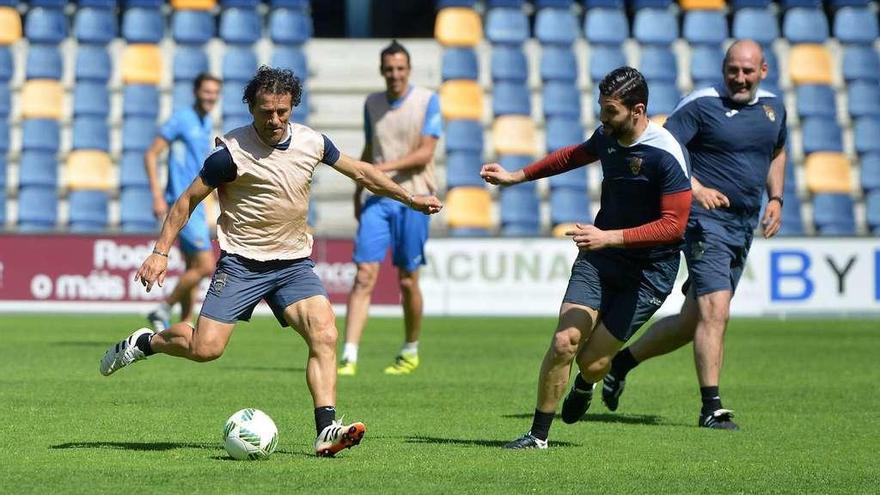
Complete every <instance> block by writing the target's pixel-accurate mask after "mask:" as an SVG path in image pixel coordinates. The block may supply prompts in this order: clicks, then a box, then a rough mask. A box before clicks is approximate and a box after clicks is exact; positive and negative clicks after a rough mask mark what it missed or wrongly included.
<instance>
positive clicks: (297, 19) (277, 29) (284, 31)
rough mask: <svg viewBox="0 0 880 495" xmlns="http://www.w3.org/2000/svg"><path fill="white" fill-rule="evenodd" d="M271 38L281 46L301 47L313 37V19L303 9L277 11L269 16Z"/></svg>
mask: <svg viewBox="0 0 880 495" xmlns="http://www.w3.org/2000/svg"><path fill="white" fill-rule="evenodd" d="M269 37H270V38H271V39H272V41H273V42H274V43H277V44H280V45H301V44H303V43H305V42H306V41H308V40H309V38H311V37H312V18H311V16H310V15H308V14H307V13H306V12H305V11H303V10H301V9H275V10H273V11H272V12H271V13H270V14H269Z"/></svg>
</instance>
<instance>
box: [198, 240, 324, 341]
mask: <svg viewBox="0 0 880 495" xmlns="http://www.w3.org/2000/svg"><path fill="white" fill-rule="evenodd" d="M314 268H315V263H314V262H313V261H312V260H310V259H309V258H300V259H298V260H273V261H255V260H251V259H248V258H244V257H241V256H238V255H235V254H229V253H226V252H223V253H222V254H221V255H220V259H219V260H218V261H217V271H215V272H214V277H213V278H212V279H211V286H210V287H209V288H208V294H207V296H205V303H204V304H203V305H202V316H204V317H206V318H210V319H212V320H216V321H219V322H222V323H235V322H236V321H248V320H250V319H251V315H252V314H253V312H254V307H256V305H257V303H259V302H260V300H261V299H265V300H266V302H267V303H268V304H269V307H270V308H272V312H273V313H274V314H275V318H276V319H278V323H280V324H281V326H282V327H286V326H288V324H287V321H286V320H285V319H284V309H285V308H287V307H288V306H290V305H291V304H293V303H295V302H297V301H300V300H302V299H306V298H308V297H312V296H324V297H327V291H326V290H325V289H324V284H322V283H321V279H319V278H318V276H317V275H316V274H315V271H314Z"/></svg>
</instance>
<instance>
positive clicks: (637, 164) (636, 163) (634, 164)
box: [629, 156, 642, 175]
mask: <svg viewBox="0 0 880 495" xmlns="http://www.w3.org/2000/svg"><path fill="white" fill-rule="evenodd" d="M641 170H642V159H641V158H639V157H637V156H634V157H632V158H630V159H629V171H630V172H632V173H633V175H639V172H640V171H641Z"/></svg>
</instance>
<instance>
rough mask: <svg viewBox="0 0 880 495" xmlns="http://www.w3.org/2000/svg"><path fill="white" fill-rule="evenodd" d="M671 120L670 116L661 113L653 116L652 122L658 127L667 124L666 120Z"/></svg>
mask: <svg viewBox="0 0 880 495" xmlns="http://www.w3.org/2000/svg"><path fill="white" fill-rule="evenodd" d="M668 118H669V115H666V114H662V113H659V114H657V115H652V116H651V122H654V123H655V124H657V125H663V124H665V123H666V119H668Z"/></svg>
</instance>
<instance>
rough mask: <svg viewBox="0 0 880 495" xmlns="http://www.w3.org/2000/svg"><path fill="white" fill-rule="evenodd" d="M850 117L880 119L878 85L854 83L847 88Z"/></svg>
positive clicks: (874, 83) (879, 87)
mask: <svg viewBox="0 0 880 495" xmlns="http://www.w3.org/2000/svg"><path fill="white" fill-rule="evenodd" d="M847 99H848V102H849V104H848V109H849V115H850V117H852V118H854V119H857V118H859V117H880V84H878V83H876V82H866V81H856V82H854V83H852V84H850V85H849V88H847Z"/></svg>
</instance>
